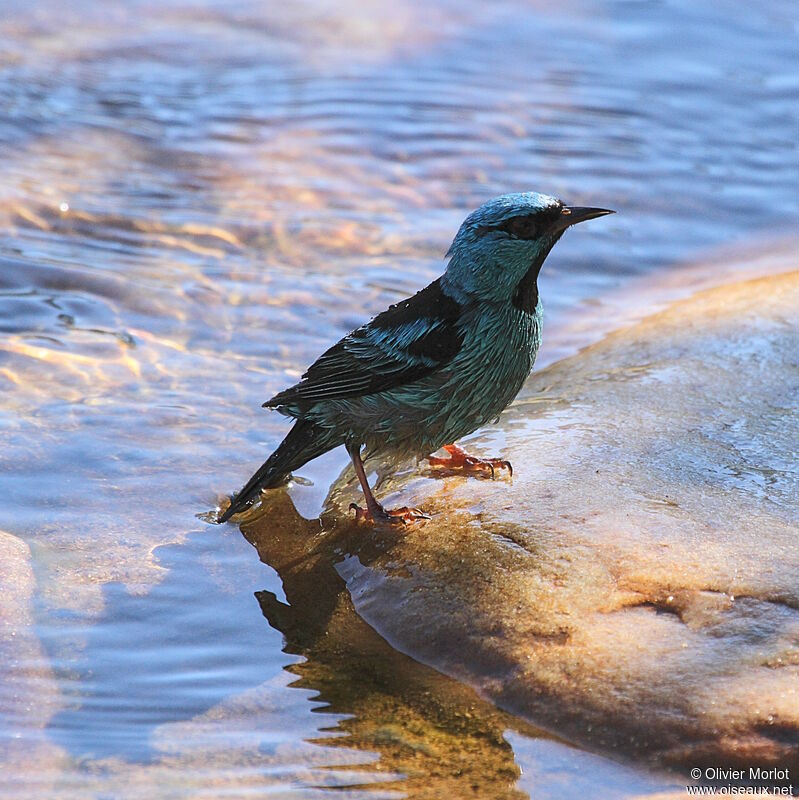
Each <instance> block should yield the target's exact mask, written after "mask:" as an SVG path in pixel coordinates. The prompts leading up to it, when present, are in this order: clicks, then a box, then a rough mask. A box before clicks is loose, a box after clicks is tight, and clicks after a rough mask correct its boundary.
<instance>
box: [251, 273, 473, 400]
mask: <svg viewBox="0 0 799 800" xmlns="http://www.w3.org/2000/svg"><path fill="white" fill-rule="evenodd" d="M461 310H462V307H461V305H460V304H459V303H458V302H457V301H456V300H454V299H453V298H452V297H450V296H449V295H448V294H446V293H445V292H444V291H443V290H442V288H441V284H440V280H435V281H433V283H431V284H430V285H429V286H428V287H427V288H425V289H422V291H421V292H418V293H417V294H415V295H414V296H413V297H409V298H408V299H407V300H403V301H402V302H401V303H397V304H396V305H393V306H391V307H390V308H388V309H387V310H386V311H384V312H383V313H382V314H378V316H376V317H375V318H374V319H373V320H372V321H371V322H369V323H367V324H366V325H363V326H361V327H360V328H358V329H357V330H354V331H353V332H352V333H350V334H348V335H347V336H345V337H344V338H343V339H342V340H341V341H340V342H338V344H335V345H333V347H331V348H330V349H329V350H328V351H327V352H326V353H324V354H323V355H321V356H320V357H319V358H318V359H317V360H316V361H315V362H314V363H313V364H312V365H311V366H310V367H309V368H308V371H307V372H306V373H305V374H304V375H303V376H302V380H301V381H300V382H299V383H298V384H296V385H295V386H292V387H291V388H290V389H286V390H285V391H283V392H280V393H279V394H276V395H275V396H274V397H273V398H272V399H271V400H268V401H267V402H266V403H264V406H265V407H268V408H276V407H278V406H284V405H291V404H299V405H302V406H307V405H308V404H311V403H315V402H318V401H319V400H328V399H337V400H339V399H343V398H348V397H361V396H363V395H367V394H375V393H376V392H382V391H385V390H386V389H391V388H393V387H395V386H400V385H402V384H405V383H412V382H413V381H416V380H419V379H420V378H423V377H424V376H425V375H428V374H430V373H431V372H434V371H435V370H437V369H439V368H440V367H442V366H444V365H445V364H446V363H447V362H449V361H450V360H451V359H452V358H453V357H454V356H455V355H456V354H457V353H458V351H459V350H460V348H461V345H462V344H463V334H462V332H461V330H460V327H459V321H460V319H461Z"/></svg>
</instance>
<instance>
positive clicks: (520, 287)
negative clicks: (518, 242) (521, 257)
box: [512, 234, 561, 314]
mask: <svg viewBox="0 0 799 800" xmlns="http://www.w3.org/2000/svg"><path fill="white" fill-rule="evenodd" d="M560 236H561V234H558V235H557V236H553V237H552V238H551V239H550V240H549V241H548V242H547V243H546V244H545V245H543V246H542V247H541V248H540V249H539V250H538V251H537V252H536V254H535V255H534V256H533V260H532V262H531V263H530V266H529V267H528V268H527V272H525V273H524V277H523V278H522V279H521V280H520V281H519V282H518V283H517V284H516V289H515V290H514V292H513V299H512V302H513V305H514V306H515V307H516V308H518V309H519V311H525V312H526V313H528V314H533V313H534V312H535V308H536V306H537V305H538V273H539V272H541V267H542V266H543V265H544V261H545V260H546V257H547V256H548V255H549V251H550V250H551V249H552V248H553V247H554V246H555V243H556V242H557V241H558V239H560Z"/></svg>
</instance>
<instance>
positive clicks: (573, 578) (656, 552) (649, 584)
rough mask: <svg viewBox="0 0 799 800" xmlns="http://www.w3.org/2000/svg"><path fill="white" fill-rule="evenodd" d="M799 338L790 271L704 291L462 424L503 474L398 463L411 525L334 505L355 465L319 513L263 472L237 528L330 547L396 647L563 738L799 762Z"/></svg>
mask: <svg viewBox="0 0 799 800" xmlns="http://www.w3.org/2000/svg"><path fill="white" fill-rule="evenodd" d="M797 353H799V272H794V273H789V274H785V275H781V276H775V277H772V278H765V279H760V280H754V281H748V282H744V283H739V284H734V285H731V286H726V287H721V288H717V289H712V290H709V291H705V292H702V293H699V294H697V295H695V296H694V297H692V298H691V299H689V300H686V301H683V302H681V303H679V304H677V305H675V306H673V307H671V308H669V309H667V310H666V311H664V312H662V313H659V314H657V315H655V316H653V317H651V318H649V319H647V320H645V321H643V322H642V323H640V324H638V325H636V326H634V327H632V328H629V329H626V330H623V331H621V332H618V333H616V334H613V335H611V336H609V337H608V338H607V339H605V340H604V341H603V342H601V343H600V344H598V345H595V346H593V347H590V348H587V349H586V350H584V351H582V352H581V353H579V354H578V355H576V356H574V357H572V358H569V359H566V360H563V361H561V362H559V363H557V364H555V365H553V366H551V367H549V368H547V369H545V370H542V371H541V372H539V373H537V374H535V375H534V376H533V378H532V379H531V380H530V381H529V383H528V385H527V387H526V388H525V390H524V391H523V394H522V395H521V396H520V398H519V399H518V400H517V402H516V403H515V404H514V406H513V407H512V408H511V409H510V410H509V411H508V412H507V413H506V414H505V415H504V416H503V419H502V421H501V423H500V425H499V426H498V427H497V428H496V429H493V430H491V431H488V432H487V433H485V434H484V435H483V436H481V437H478V438H476V439H474V440H473V441H472V442H470V443H469V445H470V447H471V449H472V450H473V451H474V452H475V453H476V454H480V455H492V456H493V455H499V454H501V455H502V457H504V458H509V459H510V460H511V461H512V462H513V464H514V467H515V472H514V477H513V480H512V482H509V481H500V480H497V481H491V480H479V479H476V478H474V477H470V478H465V477H460V476H441V475H436V474H434V473H433V472H432V471H430V470H427V471H426V470H424V469H423V468H420V470H416V471H408V472H406V473H404V474H402V475H398V476H395V477H389V478H386V479H385V480H384V481H383V482H382V484H381V487H380V489H379V493H380V494H381V495H382V497H383V499H384V500H385V501H386V502H387V504H388V505H405V504H408V505H414V506H419V507H422V508H424V509H426V510H427V511H429V512H432V514H433V519H432V520H430V521H429V522H426V523H423V524H418V525H415V526H412V527H408V528H407V529H402V530H397V529H391V528H389V529H381V528H374V529H373V528H369V527H368V526H364V525H361V526H356V525H355V524H354V523H351V522H349V521H345V520H346V508H347V505H348V503H349V502H350V500H352V499H353V498H356V497H357V496H356V494H355V488H354V486H353V485H352V483H351V482H350V483H349V484H347V485H343V486H339V487H338V488H337V489H336V490H335V491H334V492H333V493H332V494H331V497H330V498H329V504H330V508H329V509H328V512H327V513H328V514H329V516H324V517H323V520H324V521H325V525H324V528H323V530H321V531H320V529H319V523H318V522H307V521H303V520H301V519H299V518H297V519H296V524H294V525H292V524H290V519H288V518H287V517H286V516H285V515H283V514H278V515H274V514H270V513H269V510H270V506H271V507H274V504H275V503H276V502H278V500H277V497H278V496H279V495H278V493H274V494H272V495H270V496H269V497H267V498H266V499H265V502H264V504H263V506H262V509H261V511H259V512H255V513H254V514H253V517H252V518H251V519H250V520H249V521H248V522H246V523H245V525H244V530H245V533H246V535H247V536H248V538H250V539H251V541H253V542H254V543H255V544H256V546H257V547H258V548H259V550H260V551H261V554H262V557H263V558H264V560H267V561H270V560H274V559H275V558H279V557H280V556H279V555H278V551H280V550H281V548H282V552H284V554H285V553H289V552H290V553H293V555H294V557H296V558H297V559H298V561H297V565H296V566H295V569H302V564H303V559H308V558H310V557H311V554H313V558H315V559H318V558H321V557H324V558H329V559H331V560H332V561H335V562H336V563H337V571H338V574H339V575H340V576H341V577H342V578H344V580H345V581H346V586H347V590H348V592H349V594H350V595H351V598H352V600H353V602H354V606H355V608H356V610H357V611H358V613H359V614H360V615H361V616H362V617H363V618H364V619H365V620H366V621H367V622H369V623H370V624H371V625H372V626H374V627H375V628H376V629H377V630H378V631H379V632H380V633H381V634H382V635H383V636H385V637H386V638H387V639H388V640H389V642H390V643H391V644H393V645H394V646H395V647H396V648H398V649H399V650H401V651H402V652H405V653H407V654H409V655H412V656H413V657H414V658H416V659H418V660H420V661H423V662H424V663H426V664H429V665H431V666H434V667H437V668H438V669H440V670H442V671H443V672H445V673H447V674H448V675H451V676H454V677H456V678H459V679H462V680H464V681H466V682H468V683H469V684H471V685H473V686H475V687H476V688H477V689H478V690H479V691H480V692H481V693H482V694H483V695H484V696H485V697H487V698H490V699H491V700H493V701H495V702H496V703H497V704H498V705H499V706H500V707H502V708H503V709H506V710H509V711H511V712H513V713H515V714H517V715H519V716H520V717H523V718H525V719H527V720H529V721H530V722H533V723H535V724H537V725H541V726H543V727H545V728H546V729H548V730H550V731H552V732H554V733H556V734H558V735H559V736H562V737H564V738H565V739H567V740H569V741H571V742H574V743H577V744H580V745H583V746H587V747H589V748H591V749H594V750H597V751H601V752H610V753H612V754H615V755H617V756H619V757H623V758H628V757H631V758H634V759H635V760H637V761H642V760H643V761H645V762H647V763H651V764H658V765H665V766H670V767H676V768H678V769H679V770H680V771H685V769H687V768H688V767H695V766H702V765H704V764H709V765H713V766H718V765H720V764H736V765H740V766H743V767H746V768H748V767H750V766H757V765H761V766H773V767H780V768H789V769H791V770H792V772H793V775H794V776H795V775H797V774H799V588H797V587H799V541H797V532H798V531H799V514H798V513H797V502H796V497H797V496H799V477H798V476H797V469H796V467H797V449H798V448H799V435H797V412H799V364H798V363H797ZM278 536H279V540H278V539H276V537H278ZM278 541H282V542H283V543H284V544H283V545H280V544H276V542H278ZM301 542H303V543H302V544H301ZM276 548H277V550H276ZM283 557H284V558H285V555H284V556H283ZM279 571H280V570H279ZM281 574H282V572H281ZM319 591H320V596H321V595H323V594H324V593H323V592H322V591H321V589H319Z"/></svg>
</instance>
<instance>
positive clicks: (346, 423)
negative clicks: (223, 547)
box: [219, 192, 614, 522]
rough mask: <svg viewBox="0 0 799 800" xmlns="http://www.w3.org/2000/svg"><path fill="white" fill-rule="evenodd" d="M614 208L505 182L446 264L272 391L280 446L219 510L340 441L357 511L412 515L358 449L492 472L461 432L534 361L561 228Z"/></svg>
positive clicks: (493, 462) (497, 402)
mask: <svg viewBox="0 0 799 800" xmlns="http://www.w3.org/2000/svg"><path fill="white" fill-rule="evenodd" d="M612 213H614V212H612V211H609V210H608V209H604V208H582V207H577V206H566V205H564V203H563V202H561V201H560V200H558V199H556V198H554V197H549V196H547V195H543V194H538V193H537V192H524V193H519V194H506V195H502V196H501V197H497V198H495V199H493V200H490V201H489V202H487V203H485V204H484V205H482V206H480V208H478V209H477V210H476V211H473V212H472V213H471V214H470V215H469V216H468V217H467V218H466V220H465V221H464V222H463V224H462V225H461V227H460V230H459V231H458V233H457V235H456V236H455V239H454V241H453V242H452V246H451V247H450V249H449V252H448V253H447V257H448V258H449V263H448V264H447V269H446V271H445V272H444V274H443V275H442V276H441V277H440V278H437V279H436V280H434V281H433V282H432V283H431V284H430V285H429V286H427V287H426V288H424V289H422V290H421V291H420V292H418V293H417V294H415V295H414V296H413V297H410V298H408V299H407V300H403V301H402V302H400V303H396V304H395V305H393V306H390V307H389V308H388V309H387V310H386V311H384V312H383V313H382V314H378V315H377V316H376V317H375V318H374V319H373V320H372V321H371V322H368V323H366V324H365V325H362V326H361V327H360V328H358V329H356V330H354V331H352V333H349V334H347V335H346V336H345V337H344V338H343V339H342V340H341V341H340V342H338V343H337V344H335V345H333V347H331V348H330V349H329V350H328V351H327V352H325V353H323V354H322V355H321V356H320V357H319V358H318V359H317V360H316V361H315V362H314V363H313V364H312V365H311V366H310V367H309V368H308V371H307V372H306V373H305V374H304V375H303V376H302V379H301V380H300V382H299V383H297V384H296V385H295V386H292V387H291V388H289V389H286V390H285V391H282V392H280V393H278V394H276V395H275V396H274V397H273V398H272V399H271V400H268V401H267V402H266V403H264V407H266V408H274V409H277V410H278V411H279V412H280V413H281V414H284V415H286V416H288V417H292V418H294V419H295V420H296V422H295V424H294V427H292V429H291V430H290V431H289V433H288V435H287V436H286V438H285V439H284V440H283V442H282V443H281V444H280V445H279V447H278V448H277V450H275V452H274V453H272V455H271V456H270V457H269V458H268V459H267V460H266V462H265V463H264V464H263V465H262V466H261V467H260V469H259V470H258V471H257V472H256V473H255V474H254V475H253V476H252V478H250V480H249V481H248V482H247V484H246V485H245V486H244V488H243V489H242V490H241V491H240V492H239V493H238V495H236V496H235V497H234V498H233V500H232V502H231V503H230V505H229V506H228V507H227V508H226V509H225V510H224V512H222V514H221V515H220V516H219V521H220V522H225V521H226V520H227V519H229V518H230V517H231V516H232V515H233V514H236V513H238V512H240V511H242V510H243V509H244V508H246V507H247V505H249V504H250V503H251V502H252V501H253V500H254V499H256V497H257V496H258V495H259V494H260V492H261V490H262V489H268V488H272V487H275V486H278V485H279V484H281V483H283V482H284V481H285V480H286V478H287V476H288V475H289V473H291V471H292V470H295V469H298V468H299V467H301V466H302V465H303V464H305V463H306V462H307V461H310V460H311V459H312V458H316V457H317V456H320V455H322V453H326V452H327V451H328V450H331V449H333V448H334V447H337V446H338V445H341V444H343V445H344V446H345V447H346V448H347V451H348V452H349V455H350V458H351V459H352V463H353V466H354V467H355V472H356V474H357V476H358V480H359V481H360V484H361V488H362V489H363V493H364V496H365V499H366V508H365V509H361V508H360V507H358V506H356V505H355V504H353V506H354V508H355V511H356V516H357V517H358V518H367V519H371V520H375V521H377V520H383V521H403V522H408V521H412V520H414V519H418V518H425V517H426V515H425V514H423V513H422V512H421V511H419V510H418V509H414V508H401V509H396V510H392V511H389V510H386V509H384V508H383V506H382V505H381V504H380V503H379V502H378V501H377V500H376V499H375V497H374V495H373V494H372V491H371V489H370V488H369V483H368V481H367V478H366V473H365V471H364V467H363V460H362V458H361V452H362V449H363V448H364V447H365V448H366V454H367V455H368V456H370V457H371V456H375V455H378V454H379V455H381V456H384V457H393V458H395V459H399V458H403V457H407V456H417V457H418V456H429V455H430V454H431V453H434V452H435V451H437V450H439V449H441V448H442V447H443V448H444V449H445V450H446V451H447V453H448V457H447V458H435V457H431V458H430V462H431V463H432V464H433V465H435V466H446V467H450V468H454V469H457V468H460V469H465V470H470V471H475V470H480V471H483V472H490V473H491V474H492V475H493V474H494V471H495V469H497V468H507V469H508V470H510V469H511V467H510V464H509V462H507V461H502V460H499V459H478V458H475V457H473V456H470V455H469V454H468V453H466V452H465V451H464V450H462V449H461V448H459V447H458V446H457V445H455V444H454V443H455V442H456V441H457V440H458V439H460V438H461V437H463V436H466V435H467V434H469V433H472V431H474V430H476V429H477V428H479V427H481V426H483V425H486V424H487V423H489V422H495V421H496V420H497V419H498V418H499V415H500V413H501V412H502V411H503V410H504V409H505V408H506V407H507V406H508V405H509V404H510V402H511V401H512V400H513V398H514V397H516V394H517V393H518V392H519V390H520V389H521V387H522V384H523V383H524V381H525V379H526V378H527V376H528V375H529V374H530V372H531V371H532V369H533V364H534V362H535V357H536V354H537V352H538V347H539V345H540V344H541V317H542V308H541V300H540V298H539V296H538V285H537V280H538V274H539V272H540V271H541V266H542V265H543V263H544V259H545V258H546V257H547V255H549V251H550V250H551V249H552V247H553V246H554V245H555V243H556V242H557V241H558V239H560V237H561V236H562V235H563V232H564V231H565V230H566V229H567V228H568V227H570V226H572V225H575V224H576V223H578V222H584V221H585V220H589V219H594V218H595V217H600V216H603V215H605V214H612Z"/></svg>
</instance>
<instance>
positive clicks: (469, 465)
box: [427, 444, 513, 478]
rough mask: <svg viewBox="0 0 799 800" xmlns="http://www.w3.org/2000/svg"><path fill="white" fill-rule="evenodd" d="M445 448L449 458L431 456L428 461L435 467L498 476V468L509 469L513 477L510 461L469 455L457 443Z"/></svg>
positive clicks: (447, 445)
mask: <svg viewBox="0 0 799 800" xmlns="http://www.w3.org/2000/svg"><path fill="white" fill-rule="evenodd" d="M444 449H445V450H446V451H447V452H448V453H449V457H448V458H440V457H438V456H429V457H428V459H427V460H428V461H429V462H430V465H431V466H433V467H443V468H444V469H449V470H462V471H464V472H477V473H480V474H482V475H489V474H490V475H491V477H492V478H494V477H496V472H497V470H498V469H506V470H508V475H509V476H510V477H511V478H512V477H513V466H512V465H511V463H510V461H505V460H504V459H501V458H478V457H477V456H472V455H469V453H467V452H466V451H465V450H464V449H463V448H462V447H458V445H456V444H446V445H444Z"/></svg>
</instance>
